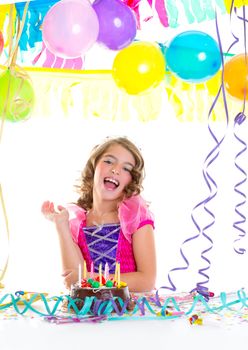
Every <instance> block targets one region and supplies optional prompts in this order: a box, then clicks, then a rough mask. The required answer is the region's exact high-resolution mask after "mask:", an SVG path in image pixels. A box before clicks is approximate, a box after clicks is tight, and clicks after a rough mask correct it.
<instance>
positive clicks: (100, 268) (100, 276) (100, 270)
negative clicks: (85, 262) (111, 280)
mask: <svg viewBox="0 0 248 350" xmlns="http://www.w3.org/2000/svg"><path fill="white" fill-rule="evenodd" d="M99 282H100V285H102V263H100V265H99Z"/></svg>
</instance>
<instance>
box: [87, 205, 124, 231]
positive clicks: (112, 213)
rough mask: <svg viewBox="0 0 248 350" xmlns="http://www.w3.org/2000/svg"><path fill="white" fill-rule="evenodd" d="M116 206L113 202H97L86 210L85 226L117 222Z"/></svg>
mask: <svg viewBox="0 0 248 350" xmlns="http://www.w3.org/2000/svg"><path fill="white" fill-rule="evenodd" d="M118 222H119V218H118V208H117V204H116V205H114V206H113V203H111V204H110V203H107V202H104V203H101V204H100V203H98V204H94V205H93V207H92V208H91V209H90V210H89V211H88V214H87V226H92V225H93V226H95V225H102V224H110V223H118Z"/></svg>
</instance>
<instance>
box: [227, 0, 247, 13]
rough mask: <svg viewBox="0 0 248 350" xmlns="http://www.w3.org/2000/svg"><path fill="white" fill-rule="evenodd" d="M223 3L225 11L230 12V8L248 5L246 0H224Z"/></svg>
mask: <svg viewBox="0 0 248 350" xmlns="http://www.w3.org/2000/svg"><path fill="white" fill-rule="evenodd" d="M224 4H225V7H226V10H227V12H229V13H230V11H231V8H233V7H241V6H246V5H248V0H234V1H233V0H224Z"/></svg>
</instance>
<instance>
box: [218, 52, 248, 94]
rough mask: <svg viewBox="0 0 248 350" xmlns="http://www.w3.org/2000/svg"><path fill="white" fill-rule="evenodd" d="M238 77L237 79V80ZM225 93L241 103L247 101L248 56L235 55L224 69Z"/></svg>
mask: <svg viewBox="0 0 248 350" xmlns="http://www.w3.org/2000/svg"><path fill="white" fill-rule="evenodd" d="M237 77H238V78H237ZM224 83H225V88H226V91H227V92H228V93H229V94H230V95H231V96H232V97H234V98H237V99H239V100H241V101H243V100H244V99H246V100H248V56H247V55H246V54H240V55H235V56H234V57H232V58H231V59H230V60H229V61H228V62H226V64H225V67H224Z"/></svg>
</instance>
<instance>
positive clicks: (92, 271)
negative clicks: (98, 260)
mask: <svg viewBox="0 0 248 350" xmlns="http://www.w3.org/2000/svg"><path fill="white" fill-rule="evenodd" d="M90 278H91V279H94V263H93V261H92V262H91V264H90Z"/></svg>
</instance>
